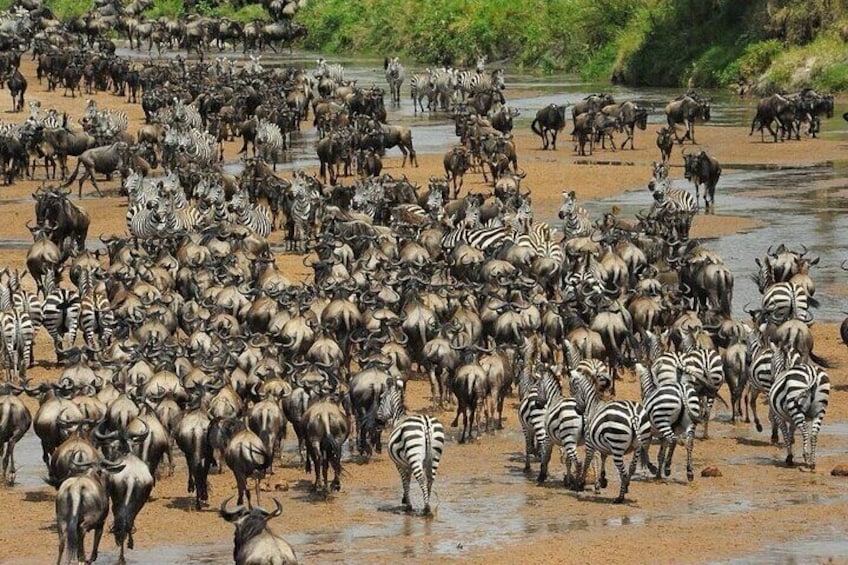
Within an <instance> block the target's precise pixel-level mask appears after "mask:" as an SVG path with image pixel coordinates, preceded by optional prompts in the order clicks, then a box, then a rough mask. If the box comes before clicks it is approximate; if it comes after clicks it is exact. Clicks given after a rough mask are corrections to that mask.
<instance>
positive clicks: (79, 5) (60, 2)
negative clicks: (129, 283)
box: [44, 0, 94, 20]
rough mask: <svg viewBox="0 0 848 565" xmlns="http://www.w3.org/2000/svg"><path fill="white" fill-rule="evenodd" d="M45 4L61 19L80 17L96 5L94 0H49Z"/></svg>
mask: <svg viewBox="0 0 848 565" xmlns="http://www.w3.org/2000/svg"><path fill="white" fill-rule="evenodd" d="M44 5H45V6H47V7H48V8H50V10H52V11H53V14H54V15H55V16H56V17H57V18H59V19H60V20H72V19H75V18H78V17H80V16H82V15H83V14H85V13H86V12H88V11H89V10H91V9H92V8H93V7H94V1H93V0H47V1H46V2H45V3H44Z"/></svg>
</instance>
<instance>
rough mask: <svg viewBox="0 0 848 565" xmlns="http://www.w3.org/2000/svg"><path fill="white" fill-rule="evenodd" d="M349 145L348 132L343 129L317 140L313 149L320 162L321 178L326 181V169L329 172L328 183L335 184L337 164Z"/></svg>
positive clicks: (342, 158)
mask: <svg viewBox="0 0 848 565" xmlns="http://www.w3.org/2000/svg"><path fill="white" fill-rule="evenodd" d="M349 147H350V134H348V133H345V132H344V130H341V131H338V132H334V133H331V134H330V135H328V136H327V137H325V138H324V139H321V140H319V141H318V143H317V144H316V146H315V151H316V152H317V153H318V161H319V162H320V164H321V166H320V173H319V174H320V175H321V180H322V181H324V182H327V171H328V169H329V173H330V184H336V177H337V176H338V164H339V162H341V161H343V160H344V157H345V154H346V153H347V152H348V150H349Z"/></svg>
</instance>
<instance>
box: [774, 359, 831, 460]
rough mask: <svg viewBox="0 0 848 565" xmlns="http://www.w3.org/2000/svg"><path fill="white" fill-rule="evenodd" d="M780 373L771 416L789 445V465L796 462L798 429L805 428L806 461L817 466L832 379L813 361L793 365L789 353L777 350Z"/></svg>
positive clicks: (776, 360)
mask: <svg viewBox="0 0 848 565" xmlns="http://www.w3.org/2000/svg"><path fill="white" fill-rule="evenodd" d="M772 367H773V370H774V372H775V374H776V376H775V379H774V384H773V385H772V387H771V390H770V391H769V397H768V400H769V408H770V410H769V419H770V420H771V421H772V424H773V425H776V426H779V427H780V429H781V432H782V434H783V444H784V446H785V447H786V464H787V465H789V466H792V465H793V463H794V462H793V455H792V444H793V443H795V430H796V429H800V430H801V437H802V441H803V442H804V443H803V455H804V463H805V464H806V465H807V466H808V467H809V468H810V469H811V470H815V468H816V442H817V441H818V435H819V430H820V429H821V425H822V420H824V416H825V413H826V412H827V404H828V401H829V400H830V378H829V377H828V375H827V373H825V372H824V371H823V370H822V369H820V368H818V367H816V366H815V365H811V364H809V363H798V364H796V365H792V366H789V365H787V363H786V352H785V351H784V350H782V349H780V350H776V351H775V352H774V356H773V357H772Z"/></svg>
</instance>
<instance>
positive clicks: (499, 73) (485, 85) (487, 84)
mask: <svg viewBox="0 0 848 565" xmlns="http://www.w3.org/2000/svg"><path fill="white" fill-rule="evenodd" d="M466 88H467V91H468V92H469V93H471V94H476V93H478V92H489V91H492V90H503V89H504V88H506V82H505V81H504V71H503V69H497V70H495V71H493V72H491V73H489V72H486V71H477V72H476V73H474V74H472V75H471V76H470V77H469V78H468V79H467V82H466Z"/></svg>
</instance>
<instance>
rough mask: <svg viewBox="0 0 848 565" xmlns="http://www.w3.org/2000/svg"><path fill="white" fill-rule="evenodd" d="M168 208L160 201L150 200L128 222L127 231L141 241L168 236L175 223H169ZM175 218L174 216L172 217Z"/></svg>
mask: <svg viewBox="0 0 848 565" xmlns="http://www.w3.org/2000/svg"><path fill="white" fill-rule="evenodd" d="M167 212H168V210H167V206H166V205H165V203H164V202H163V201H161V200H160V199H155V200H149V201H148V202H147V203H146V204H145V205H144V207H143V208H139V209H137V210H136V211H135V213H134V214H133V215H132V217H131V218H130V219H129V221H128V222H127V231H129V232H130V234H132V235H133V237H137V238H139V239H152V238H156V237H160V236H162V235H168V232H169V228H173V226H172V224H173V223H174V222H169V221H168V220H169V219H170V218H169V214H168V213H167ZM171 217H173V216H171Z"/></svg>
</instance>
